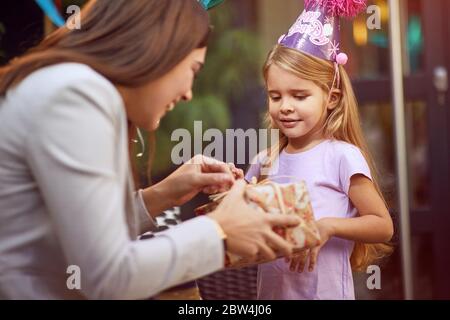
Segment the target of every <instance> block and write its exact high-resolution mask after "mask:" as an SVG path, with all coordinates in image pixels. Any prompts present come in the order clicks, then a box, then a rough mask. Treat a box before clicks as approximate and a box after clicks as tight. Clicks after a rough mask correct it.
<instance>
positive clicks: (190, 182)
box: [143, 155, 243, 217]
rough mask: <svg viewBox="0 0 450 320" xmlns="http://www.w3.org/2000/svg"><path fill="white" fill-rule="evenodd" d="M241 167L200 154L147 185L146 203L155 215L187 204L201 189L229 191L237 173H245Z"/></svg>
mask: <svg viewBox="0 0 450 320" xmlns="http://www.w3.org/2000/svg"><path fill="white" fill-rule="evenodd" d="M240 171H241V172H239V169H236V168H235V167H234V165H233V166H231V165H230V164H225V163H223V162H221V161H218V160H215V159H212V158H208V157H205V156H203V155H197V156H195V157H193V158H192V159H191V160H189V161H188V162H186V163H185V164H183V165H182V166H181V167H179V168H178V169H177V170H176V171H175V172H173V173H172V174H171V175H170V176H168V177H167V178H166V179H164V180H163V181H161V182H159V183H158V184H156V185H154V186H151V187H149V188H147V189H145V190H144V192H143V198H144V202H145V205H146V207H147V209H148V211H149V212H150V214H151V215H152V216H153V217H155V216H157V215H158V214H160V213H161V212H163V211H164V210H166V209H168V208H171V207H174V206H180V205H183V204H184V203H186V202H187V201H189V200H191V199H192V198H193V197H195V196H196V195H197V194H198V193H199V192H201V191H203V192H206V193H218V192H225V191H228V190H229V189H230V188H231V186H232V185H233V183H234V181H235V179H236V177H239V176H240V175H243V173H242V170H240Z"/></svg>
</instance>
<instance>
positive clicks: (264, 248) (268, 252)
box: [259, 241, 277, 260]
mask: <svg viewBox="0 0 450 320" xmlns="http://www.w3.org/2000/svg"><path fill="white" fill-rule="evenodd" d="M259 255H260V257H261V258H263V259H265V260H275V259H276V258H277V255H276V254H275V252H274V251H273V250H272V249H271V248H270V247H269V246H268V245H267V244H266V243H265V242H264V241H262V242H261V243H260V244H259Z"/></svg>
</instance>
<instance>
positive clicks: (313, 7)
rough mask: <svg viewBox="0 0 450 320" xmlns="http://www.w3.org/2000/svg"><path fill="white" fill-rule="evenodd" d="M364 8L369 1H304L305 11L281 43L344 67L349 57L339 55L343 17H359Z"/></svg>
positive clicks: (282, 37)
mask: <svg viewBox="0 0 450 320" xmlns="http://www.w3.org/2000/svg"><path fill="white" fill-rule="evenodd" d="M365 8H366V0H305V10H304V11H303V12H302V14H301V15H300V16H299V17H298V19H297V20H296V21H295V23H294V24H293V26H292V27H291V28H290V29H289V32H288V33H287V34H284V35H282V36H281V37H280V39H279V40H278V43H279V44H280V45H283V46H285V47H288V48H292V49H296V50H299V51H302V52H305V53H308V54H311V55H313V56H315V57H318V58H321V59H325V60H329V61H333V62H337V63H338V64H343V65H344V64H346V63H347V59H348V57H347V55H346V54H345V53H341V52H340V18H341V17H346V18H353V17H356V16H357V15H358V14H359V13H361V12H362V11H363V10H365Z"/></svg>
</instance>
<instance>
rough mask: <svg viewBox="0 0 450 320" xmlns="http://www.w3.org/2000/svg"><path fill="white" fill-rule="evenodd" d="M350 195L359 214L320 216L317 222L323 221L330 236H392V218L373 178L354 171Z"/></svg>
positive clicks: (364, 239)
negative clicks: (355, 173) (346, 216)
mask: <svg viewBox="0 0 450 320" xmlns="http://www.w3.org/2000/svg"><path fill="white" fill-rule="evenodd" d="M349 197H350V200H351V201H352V203H353V205H354V206H355V207H356V209H357V210H358V213H359V216H358V217H355V218H351V219H348V218H325V219H322V220H320V221H319V222H320V223H319V224H322V225H326V228H328V232H329V235H330V237H332V236H335V237H339V238H344V239H348V240H353V241H358V242H365V243H380V242H388V241H389V240H391V238H392V235H393V233H394V226H393V223H392V219H391V216H390V215H389V211H388V210H387V208H386V205H385V204H384V202H383V200H382V198H381V197H380V196H379V194H378V192H377V191H376V189H375V186H374V184H373V182H372V181H371V180H370V179H368V178H366V177H365V176H363V175H361V174H357V175H354V176H353V177H352V178H351V183H350V189H349Z"/></svg>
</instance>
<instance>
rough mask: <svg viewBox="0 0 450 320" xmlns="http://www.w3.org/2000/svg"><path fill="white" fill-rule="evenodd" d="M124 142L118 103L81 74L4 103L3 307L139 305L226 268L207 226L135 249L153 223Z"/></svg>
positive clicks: (104, 86) (68, 68)
mask: <svg viewBox="0 0 450 320" xmlns="http://www.w3.org/2000/svg"><path fill="white" fill-rule="evenodd" d="M127 140H128V136H127V119H126V114H125V109H124V104H123V100H122V99H121V96H120V95H119V93H118V91H117V90H116V88H115V87H114V86H113V85H112V84H111V83H110V82H109V81H108V80H106V79H105V78H104V77H102V76H101V75H99V74H98V73H96V72H95V71H94V70H92V69H91V68H89V67H88V66H86V65H82V64H76V63H64V64H58V65H54V66H50V67H46V68H43V69H40V70H38V71H36V72H34V73H33V74H31V75H30V76H28V77H27V78H26V79H25V80H23V81H22V82H21V83H20V84H19V85H18V86H17V87H15V88H14V89H11V90H9V92H8V93H7V95H6V97H4V98H3V99H1V100H0V299H83V298H91V299H144V298H148V297H150V296H152V295H154V294H156V293H158V292H159V291H161V290H164V289H166V288H169V287H172V286H174V285H177V284H180V283H183V282H187V281H190V280H193V279H194V278H198V277H202V276H204V275H206V274H209V273H211V272H214V271H217V270H219V269H220V268H221V267H222V266H223V263H224V261H223V257H224V252H223V243H222V241H221V238H220V236H219V235H218V233H217V229H216V226H215V224H214V222H213V221H212V220H211V219H210V218H207V217H201V218H196V219H193V220H190V221H188V222H186V223H183V224H182V225H180V226H178V227H176V228H174V229H171V230H169V231H167V232H165V233H163V234H161V235H160V236H158V237H156V238H154V239H149V240H145V241H136V236H137V235H138V233H140V232H143V231H146V230H148V229H149V227H150V226H151V225H152V220H151V219H150V218H149V216H148V213H147V212H146V209H145V206H144V204H143V201H142V197H141V196H140V193H133V191H132V190H133V183H132V181H131V173H130V166H129V159H128V142H127ZM70 266H76V267H75V269H71V268H69V267H70ZM77 268H79V271H80V273H79V275H80V276H81V277H80V279H81V282H80V285H81V288H80V290H78V289H77V288H76V287H77V286H76V284H77V282H76V280H74V279H76V278H74V277H71V276H74V275H76V274H78V273H77V272H76V271H75V272H74V271H73V270H77ZM68 271H69V273H68ZM68 280H69V281H68ZM68 282H69V284H70V283H71V284H72V286H68V285H67V284H68ZM74 284H75V288H73V285H74ZM69 287H70V288H72V289H69Z"/></svg>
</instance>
